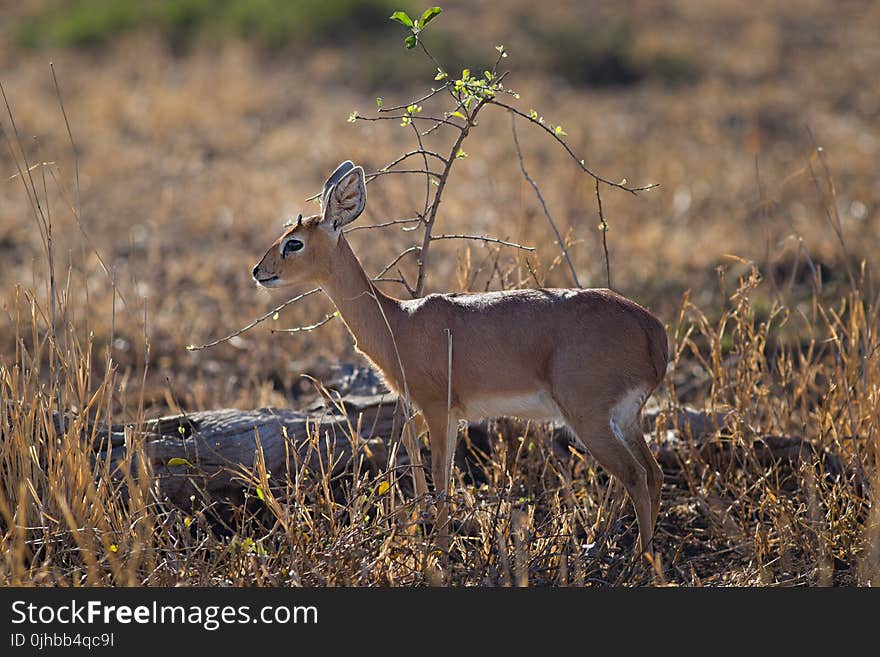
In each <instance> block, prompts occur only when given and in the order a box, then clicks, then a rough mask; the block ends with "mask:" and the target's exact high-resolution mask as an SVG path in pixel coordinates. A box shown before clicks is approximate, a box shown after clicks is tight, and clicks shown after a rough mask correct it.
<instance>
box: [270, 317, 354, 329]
mask: <svg viewBox="0 0 880 657" xmlns="http://www.w3.org/2000/svg"><path fill="white" fill-rule="evenodd" d="M336 317H339V313H338V312H332V313H327V314H326V315H325V316H324V319H322V320H321V321H319V322H315V323H314V324H308V325H306V326H297V327H296V328H286V329H270V332H272V333H303V332H308V331H314V330H315V329H317V328H321V327H322V326H324V324H326V323H327V322H329V321H330V320H331V319H334V318H336Z"/></svg>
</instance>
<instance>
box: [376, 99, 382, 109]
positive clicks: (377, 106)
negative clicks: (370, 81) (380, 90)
mask: <svg viewBox="0 0 880 657" xmlns="http://www.w3.org/2000/svg"><path fill="white" fill-rule="evenodd" d="M376 109H382V96H379V97H378V98H377V99H376Z"/></svg>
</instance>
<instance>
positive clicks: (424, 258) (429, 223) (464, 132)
mask: <svg viewBox="0 0 880 657" xmlns="http://www.w3.org/2000/svg"><path fill="white" fill-rule="evenodd" d="M485 104H486V99H485V98H484V99H483V100H481V101H480V102H479V103H477V105H476V107H474V111H473V112H471V114H470V116H469V117H468V119H467V123H465V125H464V127H463V128H461V131H460V132H459V134H458V137H457V138H456V139H455V142H454V143H453V144H452V148H450V149H449V157H448V158H447V162H446V166H445V167H444V168H443V172H442V173H441V174H440V179H439V181H438V183H437V191H435V192H434V201H433V202H432V203H431V209H430V210H429V211H428V215H427V216H426V217H425V234H424V236H423V237H422V247H421V250H420V251H419V277H418V280H417V281H416V287H415V292H416V294H415V296H416V297H420V296H422V294H424V291H425V280H426V278H427V274H428V272H427V264H428V251H429V249H430V247H431V233H432V231H433V229H434V221H435V219H436V218H437V210H439V208H440V200H441V198H442V197H443V191H444V190H445V189H446V182H447V181H448V180H449V172H450V171H451V170H452V165H453V164H454V163H455V161H456V157H455V156H456V154H457V153H458V151H459V149H460V148H461V144H462V142H464V140H465V139H466V138H467V136H468V133H469V132H470V128H471V126H472V125H473V123H474V119H475V118H476V116H477V114H478V113H479V112H480V110H481V109H482V108H483V107H484V106H485Z"/></svg>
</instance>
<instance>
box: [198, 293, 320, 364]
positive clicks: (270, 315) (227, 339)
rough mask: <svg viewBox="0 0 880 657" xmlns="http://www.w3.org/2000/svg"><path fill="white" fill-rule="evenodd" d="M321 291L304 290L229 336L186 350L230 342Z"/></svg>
mask: <svg viewBox="0 0 880 657" xmlns="http://www.w3.org/2000/svg"><path fill="white" fill-rule="evenodd" d="M320 291H321V288H319V287H316V288H315V289H314V290H309V291H308V292H303V293H302V294H300V295H298V296H295V297H293V298H292V299H288V300H287V301H285V302H284V303H282V304H281V305H280V306H277V307H276V308H273V309H272V310H270V311H269V312H267V313H266V314H265V315H261V316H260V317H257V319H255V320H254V321H252V322H251V323H250V324H248V325H247V326H242V327H241V328H240V329H238V330H237V331H234V332H233V333H230V334H229V335H227V336H225V337H222V338H218V339H216V340H212V341H211V342H207V343H205V344H202V345H194V344H191V345H187V347H186V350H187V351H200V350H202V349H207V348H208V347H214V346H216V345H218V344H220V343H221V342H228V341H229V340H231V339H232V338H237V337H238V336H239V335H241V334H242V333H245V332H247V331H250V330H251V329H252V328H254V327H255V326H256V325H257V324H259V323H260V322H264V321H266V320H267V319H269V318H270V317H272V315H274V314H275V313H278V312H281V311H282V310H284V309H285V308H287V306H289V305H291V304H293V303H296V302H297V301H300V300H301V299H305V298H306V297H307V296H310V295H312V294H314V293H315V292H320Z"/></svg>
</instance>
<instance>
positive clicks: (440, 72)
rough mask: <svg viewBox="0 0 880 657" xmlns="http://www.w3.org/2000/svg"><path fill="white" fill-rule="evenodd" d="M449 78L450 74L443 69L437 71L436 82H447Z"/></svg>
mask: <svg viewBox="0 0 880 657" xmlns="http://www.w3.org/2000/svg"><path fill="white" fill-rule="evenodd" d="M448 77H449V74H448V73H446V71H444V70H443V69H442V68H438V69H437V75H435V76H434V79H435V80H445V79H446V78H448Z"/></svg>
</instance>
